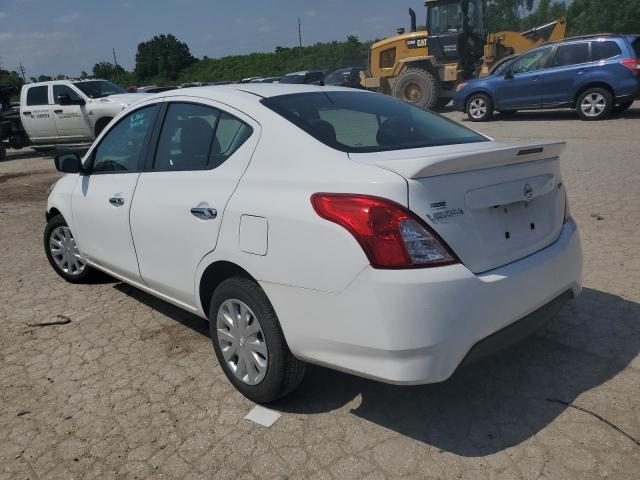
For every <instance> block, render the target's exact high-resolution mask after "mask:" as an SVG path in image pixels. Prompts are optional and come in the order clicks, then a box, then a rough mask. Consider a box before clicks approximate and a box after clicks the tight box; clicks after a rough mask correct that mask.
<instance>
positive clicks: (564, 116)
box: [463, 107, 640, 123]
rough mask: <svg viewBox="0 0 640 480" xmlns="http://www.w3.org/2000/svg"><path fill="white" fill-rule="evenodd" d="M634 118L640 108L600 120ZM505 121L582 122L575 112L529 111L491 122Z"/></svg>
mask: <svg viewBox="0 0 640 480" xmlns="http://www.w3.org/2000/svg"><path fill="white" fill-rule="evenodd" d="M634 118H640V108H637V107H636V108H630V109H629V110H626V111H624V112H622V113H613V114H612V115H611V116H610V117H609V118H607V119H605V120H600V121H601V122H607V121H612V120H630V119H634ZM499 120H500V121H505V122H532V121H533V122H535V121H544V122H548V121H566V120H575V121H576V122H582V121H583V120H581V119H580V117H579V116H578V114H577V113H576V112H575V111H574V110H528V111H520V112H517V113H515V114H513V115H509V116H507V117H505V116H503V115H500V113H496V114H495V115H494V116H493V118H492V119H491V120H490V121H494V122H495V121H499ZM463 121H464V122H469V123H472V122H471V120H469V119H468V118H467V117H466V115H465V118H464V119H463Z"/></svg>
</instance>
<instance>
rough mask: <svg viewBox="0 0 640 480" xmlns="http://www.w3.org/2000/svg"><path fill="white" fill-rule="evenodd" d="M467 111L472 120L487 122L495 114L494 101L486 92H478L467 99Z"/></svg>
mask: <svg viewBox="0 0 640 480" xmlns="http://www.w3.org/2000/svg"><path fill="white" fill-rule="evenodd" d="M465 111H466V112H467V116H468V117H469V120H471V121H472V122H486V121H488V120H490V119H491V116H492V115H493V102H492V101H491V98H489V97H488V96H487V95H485V94H484V93H476V94H474V95H472V96H471V97H470V98H469V100H468V101H467V105H466V107H465Z"/></svg>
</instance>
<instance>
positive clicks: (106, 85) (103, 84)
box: [74, 80, 127, 98]
mask: <svg viewBox="0 0 640 480" xmlns="http://www.w3.org/2000/svg"><path fill="white" fill-rule="evenodd" d="M74 85H75V86H76V87H77V88H78V89H79V90H80V91H81V92H82V93H84V94H85V95H86V96H87V97H89V98H102V97H108V96H109V95H116V94H120V93H127V91H126V90H125V89H124V88H122V87H119V86H118V85H116V84H115V83H111V82H108V81H106V80H86V81H82V82H75V83H74Z"/></svg>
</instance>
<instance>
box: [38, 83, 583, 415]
mask: <svg viewBox="0 0 640 480" xmlns="http://www.w3.org/2000/svg"><path fill="white" fill-rule="evenodd" d="M563 149H564V144H563V143H548V144H535V145H524V146H513V145H506V144H503V143H498V142H495V141H493V140H491V139H490V138H488V137H485V136H483V135H481V134H479V133H476V132H474V131H472V130H469V129H467V128H465V127H462V126H460V125H458V124H457V123H454V122H452V121H449V120H447V119H445V118H443V117H441V116H439V115H437V114H434V113H431V112H428V111H424V110H421V109H418V108H416V107H413V106H411V105H409V104H406V103H403V102H401V101H398V100H395V99H393V98H390V97H387V96H384V95H379V94H376V93H371V92H366V91H354V90H351V89H346V88H339V87H327V88H323V87H316V86H308V85H278V84H246V85H229V86H218V87H201V88H196V89H183V90H174V91H170V92H164V93H162V94H159V95H156V96H152V97H148V98H147V99H145V100H144V101H142V102H140V103H137V104H135V105H133V106H131V107H129V108H128V109H126V110H125V111H123V112H121V113H120V114H119V116H118V117H116V118H115V119H114V121H113V122H111V124H110V125H109V126H108V127H107V128H106V129H105V130H104V131H103V132H102V134H101V135H100V136H99V137H98V139H97V140H96V142H95V143H94V144H93V146H92V147H91V148H90V150H89V151H88V153H87V154H86V155H85V156H84V158H80V157H79V156H78V155H77V154H64V155H60V156H58V157H57V158H56V166H57V168H58V169H59V170H61V171H63V172H66V173H67V175H65V176H64V177H62V178H61V179H60V180H59V181H58V182H57V183H56V184H55V186H54V187H53V190H52V191H51V193H50V195H49V199H48V204H47V211H46V216H47V220H48V223H47V226H46V229H45V233H44V247H45V250H46V255H47V257H48V259H49V262H50V263H51V266H52V267H53V268H54V269H55V271H56V272H57V273H58V274H59V275H60V276H61V277H63V278H64V279H65V280H67V281H69V282H74V283H82V282H86V281H88V280H90V278H91V277H92V276H93V275H94V274H95V273H96V271H98V270H100V271H103V272H106V273H108V274H110V275H112V276H113V277H116V278H118V279H121V280H122V281H124V282H127V283H129V284H131V285H134V286H135V287H137V288H139V289H141V290H144V291H146V292H149V293H151V294H153V295H156V296H157V297H159V298H162V299H164V300H166V301H168V302H171V303H173V304H175V305H178V306H180V307H182V308H184V309H185V310H188V311H190V312H193V313H195V314H197V315H199V316H201V317H203V318H208V320H209V324H210V332H211V339H212V341H213V347H214V350H215V353H216V356H217V357H218V361H219V362H220V365H221V366H222V368H223V370H224V372H225V374H226V376H227V377H228V378H229V380H230V382H231V383H232V384H233V385H234V386H235V387H236V388H237V389H238V390H239V391H240V392H242V393H243V394H244V395H245V396H247V397H248V398H250V399H252V400H255V401H258V402H269V401H273V400H275V399H277V398H279V397H281V396H283V395H285V394H287V393H288V392H290V391H291V390H292V389H293V388H295V387H296V385H297V384H298V383H299V382H300V380H301V379H302V376H303V374H304V371H305V363H306V362H309V363H315V364H320V365H325V366H328V367H331V368H335V369H338V370H343V371H346V372H351V373H354V374H356V375H361V376H364V377H369V378H374V379H378V380H381V381H384V382H389V383H398V384H422V383H430V382H440V381H443V380H445V379H447V378H448V377H449V376H450V375H452V374H453V372H454V371H455V370H456V369H457V368H458V367H459V366H460V365H461V364H463V363H467V362H470V361H472V360H474V359H476V358H478V357H480V356H482V355H484V354H486V353H489V352H491V351H494V350H496V349H498V348H501V347H504V346H506V345H508V344H510V343H513V342H515V341H516V340H519V339H521V338H523V337H525V336H526V335H528V334H530V333H531V332H533V331H534V330H535V329H536V328H537V327H539V326H540V325H542V324H543V323H544V322H545V321H546V320H548V319H549V318H551V317H552V316H553V315H554V314H555V313H556V312H557V311H558V310H559V309H560V308H561V306H562V305H563V304H564V303H565V302H567V301H568V300H570V299H571V298H573V297H575V296H577V295H578V294H579V293H580V290H581V271H582V253H581V247H580V239H579V234H578V230H577V227H576V224H575V222H574V221H573V220H572V218H571V215H570V212H569V207H568V203H567V196H566V188H565V185H564V183H563V180H562V176H561V173H560V160H559V157H560V154H561V153H562V151H563Z"/></svg>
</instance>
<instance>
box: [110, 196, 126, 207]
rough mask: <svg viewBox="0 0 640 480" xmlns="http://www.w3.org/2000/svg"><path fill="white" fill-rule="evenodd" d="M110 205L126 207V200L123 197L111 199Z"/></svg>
mask: <svg viewBox="0 0 640 480" xmlns="http://www.w3.org/2000/svg"><path fill="white" fill-rule="evenodd" d="M109 203H110V204H111V205H113V206H114V207H121V206H122V205H124V198H122V197H111V198H110V199H109Z"/></svg>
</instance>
